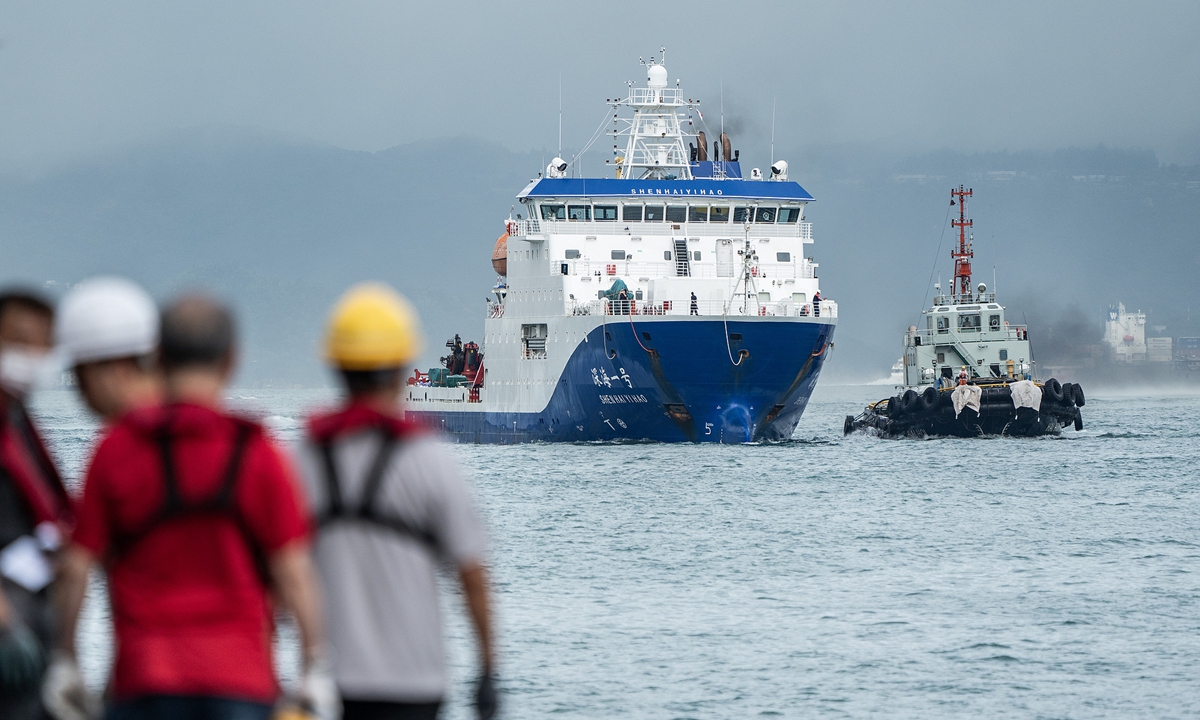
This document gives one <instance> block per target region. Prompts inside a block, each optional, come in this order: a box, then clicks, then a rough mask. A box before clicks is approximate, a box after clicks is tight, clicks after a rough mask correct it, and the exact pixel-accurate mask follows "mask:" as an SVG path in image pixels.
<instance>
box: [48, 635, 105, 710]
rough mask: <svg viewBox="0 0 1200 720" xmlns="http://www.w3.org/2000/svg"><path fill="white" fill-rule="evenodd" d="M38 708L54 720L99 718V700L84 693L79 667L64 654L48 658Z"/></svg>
mask: <svg viewBox="0 0 1200 720" xmlns="http://www.w3.org/2000/svg"><path fill="white" fill-rule="evenodd" d="M42 704H43V705H45V706H46V712H47V713H49V714H50V717H52V718H55V720H92V718H98V717H100V713H101V711H102V709H103V708H102V707H101V703H100V698H98V697H97V696H95V695H93V694H92V693H90V692H88V689H87V687H86V686H85V685H84V684H83V676H82V675H80V674H79V665H78V664H77V663H76V662H75V658H74V657H72V656H71V655H69V654H68V653H65V652H62V651H61V650H56V651H54V652H52V653H51V654H50V667H49V668H47V669H46V678H45V679H44V680H43V681H42Z"/></svg>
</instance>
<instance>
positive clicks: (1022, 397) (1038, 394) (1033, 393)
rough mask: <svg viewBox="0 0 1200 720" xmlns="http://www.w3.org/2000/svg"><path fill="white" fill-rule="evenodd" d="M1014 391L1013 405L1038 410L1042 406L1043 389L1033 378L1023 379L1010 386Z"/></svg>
mask: <svg viewBox="0 0 1200 720" xmlns="http://www.w3.org/2000/svg"><path fill="white" fill-rule="evenodd" d="M1008 389H1009V390H1011V391H1012V400H1013V405H1015V406H1016V407H1017V408H1018V409H1020V408H1023V407H1027V408H1033V409H1034V410H1037V409H1038V408H1040V407H1041V406H1042V389H1041V388H1040V387H1038V386H1037V385H1034V384H1033V381H1032V380H1021V381H1019V382H1015V383H1012V384H1011V385H1009V386H1008Z"/></svg>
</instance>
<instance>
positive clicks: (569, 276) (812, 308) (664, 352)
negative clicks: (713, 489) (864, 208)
mask: <svg viewBox="0 0 1200 720" xmlns="http://www.w3.org/2000/svg"><path fill="white" fill-rule="evenodd" d="M643 65H644V66H645V67H644V68H643V70H644V72H645V77H646V85H645V86H644V87H638V86H635V85H633V84H632V83H631V84H630V86H629V88H628V95H627V96H626V97H624V98H623V99H613V100H611V101H610V104H611V106H612V115H613V118H612V120H613V123H614V125H613V131H612V133H613V134H614V135H616V136H617V137H618V138H619V139H620V140H624V141H625V142H624V146H623V147H617V146H614V148H613V157H612V159H611V160H610V161H609V170H608V172H606V173H605V175H606V177H582V176H581V175H582V173H581V172H579V169H578V164H577V163H576V162H575V161H571V162H568V161H566V160H563V159H562V158H559V157H556V158H554V159H553V160H552V161H551V162H550V164H549V165H548V166H547V167H546V168H545V170H544V173H542V174H539V176H538V177H537V178H534V179H532V180H531V181H530V183H529V185H528V186H526V187H525V188H524V189H523V190H521V191H520V193H519V195H518V196H517V199H518V201H519V202H520V205H518V206H517V207H516V208H514V211H516V212H519V213H520V214H517V215H516V217H511V216H510V217H509V218H508V219H507V220H505V222H504V234H503V235H501V236H500V238H499V239H498V240H497V241H496V244H495V246H494V247H493V249H492V254H491V260H492V267H493V269H494V270H495V271H496V275H497V280H496V284H495V286H494V287H493V288H492V295H493V296H494V297H493V298H492V299H490V300H489V302H488V304H487V308H486V309H487V316H486V319H485V321H484V333H483V337H482V338H481V339H480V342H479V344H478V348H477V349H475V352H476V355H475V356H474V358H473V356H472V353H471V351H470V350H469V349H468V348H467V347H466V346H465V345H464V347H463V350H462V361H461V363H460V361H459V360H458V359H457V358H458V352H457V350H456V348H455V347H454V346H455V345H456V343H452V348H451V354H450V355H449V356H448V358H447V359H446V360H444V361H443V363H442V365H443V367H440V368H431V369H430V372H429V373H428V374H426V373H423V372H420V371H417V372H415V373H414V374H413V377H412V383H411V384H410V385H409V386H408V387H407V388H406V392H405V397H404V399H405V403H406V406H407V413H408V415H409V417H411V418H412V419H414V420H416V421H418V422H421V423H424V424H427V425H431V426H433V427H435V428H437V429H440V430H441V431H443V432H444V433H445V434H446V435H447V436H449V437H450V438H451V439H453V440H456V441H458V442H475V443H516V442H531V441H546V442H554V441H559V442H563V441H566V442H578V441H585V442H586V441H629V440H632V441H643V440H651V441H659V442H696V443H700V442H712V443H722V442H724V443H744V442H757V441H764V440H765V441H775V440H785V439H787V438H789V437H791V435H792V433H793V431H795V429H796V426H797V424H798V423H799V422H800V417H801V415H802V414H803V413H804V409H805V407H806V406H807V405H808V400H809V397H810V396H811V394H812V391H813V387H814V386H815V384H816V382H817V377H818V375H819V374H820V371H821V367H822V366H823V365H824V363H825V361H826V359H828V357H829V354H830V353H829V350H830V349H831V348H832V347H833V333H834V329H835V327H836V324H837V318H838V305H837V303H836V302H835V301H834V300H832V299H831V298H829V297H822V292H821V290H822V288H821V287H820V280H819V279H818V277H817V265H818V264H817V263H816V262H814V260H813V257H812V254H811V252H810V247H811V244H812V243H813V232H812V225H810V224H809V223H808V222H807V221H806V220H805V218H804V213H805V208H806V206H807V205H808V203H810V202H812V201H813V196H812V195H810V194H809V193H808V191H806V190H805V189H804V188H803V187H801V186H800V184H799V183H797V182H796V181H795V180H790V179H788V164H787V162H785V161H783V160H775V159H774V158H772V162H771V164H770V166H769V167H768V168H767V169H766V171H765V172H764V171H763V170H762V169H760V168H749V173H746V175H748V177H745V176H744V174H743V172H742V165H741V162H740V160H741V158H740V151H739V150H737V149H734V148H733V147H732V141H731V140H730V138H729V137H728V135H726V133H724V132H720V133H719V134H718V130H719V128H711V127H708V126H707V124H706V122H705V120H704V117H703V115H702V114H701V113H700V110H699V107H698V105H697V103H698V101H695V100H691V99H688V98H687V97H686V96H685V95H684V94H683V91H682V90H681V89H680V87H679V85H678V81H676V83H675V84H674V85H673V86H672V83H671V82H670V81H669V79H668V74H667V69H666V67H665V66H664V65H663V64H662V62H656V61H655V60H654V58H651V59H650V62H649V63H643ZM522 216H523V217H522ZM485 356H486V358H485ZM476 362H477V364H474V365H473V363H476ZM460 366H461V367H460Z"/></svg>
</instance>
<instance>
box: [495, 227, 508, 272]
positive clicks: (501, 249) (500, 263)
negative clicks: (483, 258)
mask: <svg viewBox="0 0 1200 720" xmlns="http://www.w3.org/2000/svg"><path fill="white" fill-rule="evenodd" d="M492 269H493V270H495V271H496V274H497V275H504V276H506V277H507V276H508V233H504V234H503V235H501V236H500V237H499V238H497V239H496V246H495V247H494V248H492Z"/></svg>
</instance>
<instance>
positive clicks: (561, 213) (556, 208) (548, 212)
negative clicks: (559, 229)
mask: <svg viewBox="0 0 1200 720" xmlns="http://www.w3.org/2000/svg"><path fill="white" fill-rule="evenodd" d="M542 219H543V220H566V219H567V206H566V205H543V206H542Z"/></svg>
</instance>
